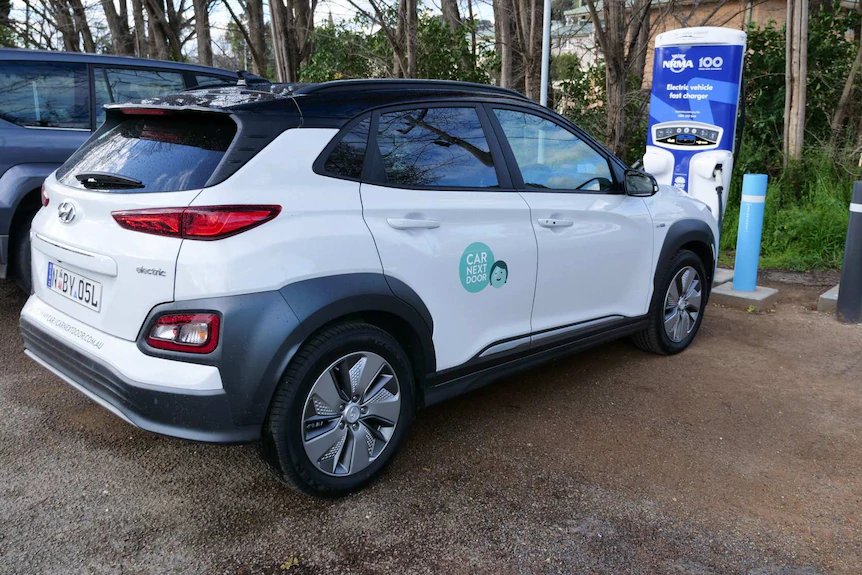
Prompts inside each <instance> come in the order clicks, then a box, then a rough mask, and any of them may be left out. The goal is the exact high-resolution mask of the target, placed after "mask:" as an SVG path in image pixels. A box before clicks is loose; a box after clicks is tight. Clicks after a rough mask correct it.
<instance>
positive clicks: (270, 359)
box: [137, 273, 436, 425]
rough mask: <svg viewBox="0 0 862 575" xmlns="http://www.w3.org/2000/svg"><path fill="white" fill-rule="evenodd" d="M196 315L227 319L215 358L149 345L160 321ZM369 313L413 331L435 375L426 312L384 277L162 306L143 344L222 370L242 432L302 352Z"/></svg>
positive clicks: (350, 277) (327, 280)
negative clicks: (331, 329)
mask: <svg viewBox="0 0 862 575" xmlns="http://www.w3.org/2000/svg"><path fill="white" fill-rule="evenodd" d="M405 300H408V301H409V303H408V301H405ZM189 311H195V312H213V313H218V314H219V315H220V316H221V328H220V330H221V331H220V335H219V345H218V347H217V348H216V350H215V351H213V352H212V353H210V354H206V355H195V354H190V353H181V352H173V351H168V350H161V349H155V348H153V347H151V346H149V345H148V344H147V343H146V336H147V333H148V331H149V329H150V327H151V326H152V324H153V322H154V320H155V319H156V317H158V316H160V315H163V314H165V313H170V312H189ZM367 313H371V314H373V313H382V314H388V315H390V316H396V317H397V318H398V319H399V320H400V321H402V322H404V323H406V324H408V325H409V326H410V328H411V330H412V331H413V332H415V336H416V339H417V341H418V346H419V351H420V353H421V355H422V360H423V362H424V366H423V367H424V369H425V370H427V371H426V373H427V372H433V370H434V369H436V361H435V357H434V346H433V342H432V331H431V327H430V325H429V323H430V321H431V315H430V313H429V312H428V309H427V307H425V305H424V304H423V303H422V301H421V299H419V296H418V295H417V294H416V293H415V292H414V291H413V290H412V289H410V288H409V287H408V286H407V285H406V284H404V283H403V282H400V281H399V280H397V279H394V278H390V277H386V276H384V275H383V274H379V273H357V274H345V275H336V276H325V277H320V278H313V279H308V280H303V281H299V282H296V283H292V284H289V285H287V286H285V287H283V288H281V289H280V290H278V291H268V292H261V293H254V294H243V295H235V296H221V297H215V298H204V299H197V300H185V301H177V302H172V303H168V304H162V305H158V306H156V307H155V308H153V309H152V310H151V311H150V313H149V315H148V317H147V319H146V321H145V322H144V325H143V326H142V328H141V332H140V333H139V335H138V343H137V345H138V348H139V349H140V350H141V351H142V352H143V353H145V354H147V355H151V356H156V357H161V358H166V359H174V360H179V361H184V362H190V363H198V364H203V365H213V366H216V367H218V368H219V372H220V374H221V378H222V385H223V386H224V390H225V393H226V394H227V396H228V398H229V399H230V405H231V410H232V417H233V420H234V421H235V422H236V423H237V425H250V424H262V423H263V421H264V419H265V417H266V413H267V411H268V409H269V405H270V402H271V400H272V397H273V394H274V392H275V388H276V386H277V385H278V382H279V380H280V379H281V376H282V375H283V374H284V371H285V370H286V369H287V365H288V363H289V362H290V360H291V359H292V358H293V357H294V355H296V352H297V351H298V350H299V348H300V346H302V344H303V343H304V342H305V341H307V340H308V338H309V337H311V336H312V334H314V333H315V332H317V331H318V330H320V329H322V328H324V327H326V326H328V325H331V324H333V323H335V322H338V321H340V320H344V319H347V318H351V317H357V316H361V315H362V314H367ZM420 390H421V381H417V390H416V391H417V393H421V391H420ZM420 397H421V395H420Z"/></svg>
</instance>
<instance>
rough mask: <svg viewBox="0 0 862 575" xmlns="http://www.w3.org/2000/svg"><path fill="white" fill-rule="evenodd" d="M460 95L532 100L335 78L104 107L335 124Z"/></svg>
mask: <svg viewBox="0 0 862 575" xmlns="http://www.w3.org/2000/svg"><path fill="white" fill-rule="evenodd" d="M464 97H470V98H475V97H484V98H492V99H507V100H516V101H518V102H530V103H532V100H530V99H528V98H527V97H526V96H524V95H523V94H521V93H519V92H516V91H514V90H510V89H508V88H501V87H499V86H492V85H489V84H474V83H470V82H455V81H449V80H405V79H369V80H336V81H332V82H322V83H319V84H270V85H267V86H266V87H260V88H256V87H254V86H250V87H241V86H235V87H218V88H204V89H199V90H187V91H185V92H181V93H178V94H169V95H166V96H159V97H155V98H147V99H144V100H136V101H134V102H129V103H124V104H111V105H108V106H106V108H108V109H111V108H114V109H129V108H174V109H182V110H196V111H208V112H241V111H249V112H258V113H262V114H267V113H270V114H278V113H282V114H283V113H290V114H296V113H299V114H301V116H302V118H303V125H306V126H309V125H320V126H324V125H326V126H332V125H339V124H340V123H343V122H344V121H346V120H347V119H349V118H352V117H354V116H356V115H357V114H360V113H362V112H363V111H365V110H368V109H371V108H375V107H378V106H384V105H393V104H398V103H401V102H404V103H407V102H411V101H417V100H437V99H440V100H443V99H454V98H464Z"/></svg>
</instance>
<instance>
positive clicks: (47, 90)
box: [0, 62, 90, 130]
mask: <svg viewBox="0 0 862 575" xmlns="http://www.w3.org/2000/svg"><path fill="white" fill-rule="evenodd" d="M0 118H3V119H4V120H6V121H8V122H12V123H14V124H18V125H19V126H28V127H33V128H67V129H68V128H75V129H82V130H89V129H90V81H89V79H88V74H87V66H86V65H85V64H70V63H61V62H57V63H51V62H45V63H39V62H0Z"/></svg>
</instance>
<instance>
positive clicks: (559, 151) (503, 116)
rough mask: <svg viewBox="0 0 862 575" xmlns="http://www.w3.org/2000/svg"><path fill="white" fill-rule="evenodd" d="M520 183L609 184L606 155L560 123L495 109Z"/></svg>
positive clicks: (585, 187)
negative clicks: (521, 179) (521, 180)
mask: <svg viewBox="0 0 862 575" xmlns="http://www.w3.org/2000/svg"><path fill="white" fill-rule="evenodd" d="M494 114H495V115H496V116H497V119H498V120H499V121H500V125H501V126H502V128H503V132H504V133H505V134H506V139H507V140H508V141H509V145H510V146H511V147H512V152H513V153H514V154H515V159H516V160H517V162H518V167H519V168H520V170H521V176H522V177H523V178H524V185H525V186H526V187H528V188H548V189H554V190H582V191H605V190H610V189H612V188H613V176H612V175H611V170H610V166H609V165H608V161H607V159H606V158H605V157H604V156H602V155H601V154H600V153H599V152H598V151H596V150H595V149H594V148H593V147H591V146H590V145H589V144H587V143H586V142H584V141H583V140H582V139H580V138H579V137H578V136H576V135H575V134H573V133H572V132H570V131H569V130H567V129H565V128H563V127H562V126H560V125H558V124H556V123H554V122H552V121H550V120H546V119H545V118H542V117H541V116H536V115H534V114H528V113H526V112H520V111H515V110H500V109H495V110H494Z"/></svg>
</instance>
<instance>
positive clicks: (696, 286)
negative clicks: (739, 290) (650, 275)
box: [633, 250, 708, 355]
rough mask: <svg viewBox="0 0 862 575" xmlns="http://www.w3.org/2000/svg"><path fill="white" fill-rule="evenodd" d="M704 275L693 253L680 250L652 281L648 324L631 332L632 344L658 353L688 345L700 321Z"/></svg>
mask: <svg viewBox="0 0 862 575" xmlns="http://www.w3.org/2000/svg"><path fill="white" fill-rule="evenodd" d="M706 277H707V276H706V272H705V270H704V267H703V262H702V261H701V259H700V258H699V257H698V256H697V254H695V253H694V252H691V251H689V250H680V251H679V253H677V254H676V256H675V257H674V258H673V260H671V262H670V264H669V265H668V266H667V268H666V269H665V270H664V273H663V276H662V280H661V281H660V282H657V283H656V290H655V293H654V294H653V301H652V305H651V306H650V315H649V324H648V326H647V328H646V329H644V330H643V331H641V332H640V333H637V334H635V335H634V337H633V341H634V343H635V345H637V346H638V347H639V348H641V349H642V350H644V351H648V352H651V353H657V354H660V355H672V354H675V353H679V352H681V351H683V350H684V349H685V348H687V347H688V346H689V345H691V342H692V341H694V338H695V336H696V335H697V331H698V329H699V328H700V324H701V322H702V321H703V312H704V309H705V306H706V300H707V295H708V294H707V291H706V290H707V284H706V281H707V280H706Z"/></svg>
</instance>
